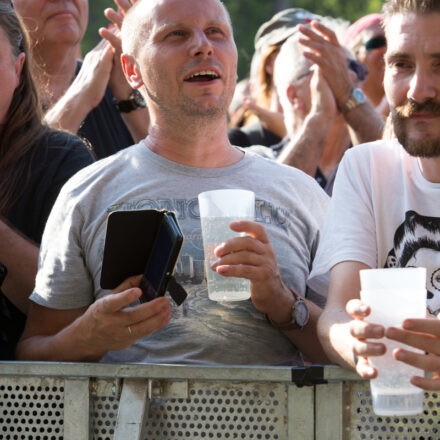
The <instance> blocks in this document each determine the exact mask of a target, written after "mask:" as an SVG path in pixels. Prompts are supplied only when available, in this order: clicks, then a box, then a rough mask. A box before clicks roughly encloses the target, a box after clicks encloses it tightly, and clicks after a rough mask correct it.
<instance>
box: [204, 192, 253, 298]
mask: <svg viewBox="0 0 440 440" xmlns="http://www.w3.org/2000/svg"><path fill="white" fill-rule="evenodd" d="M199 209H200V220H201V223H202V237H203V248H204V252H205V274H206V277H207V281H208V296H209V299H211V300H213V301H241V300H245V299H249V298H250V285H249V280H247V279H245V278H235V277H225V276H222V275H219V274H218V273H216V272H214V271H213V270H212V269H211V265H212V264H213V263H214V262H215V261H216V260H217V259H218V258H217V257H216V256H215V255H214V249H215V248H216V247H217V246H218V245H219V244H221V243H223V242H225V241H226V240H229V239H230V238H233V237H237V236H238V235H242V234H238V233H237V232H234V231H232V230H231V229H230V228H229V225H230V224H231V222H233V221H235V220H254V218H255V194H254V193H253V192H252V191H247V190H243V189H221V190H215V191H206V192H203V193H201V194H199Z"/></svg>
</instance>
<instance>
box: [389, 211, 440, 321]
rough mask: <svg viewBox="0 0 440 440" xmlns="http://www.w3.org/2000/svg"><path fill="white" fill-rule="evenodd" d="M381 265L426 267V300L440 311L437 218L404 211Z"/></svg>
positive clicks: (434, 310) (439, 231) (433, 310)
mask: <svg viewBox="0 0 440 440" xmlns="http://www.w3.org/2000/svg"><path fill="white" fill-rule="evenodd" d="M393 244H394V247H393V249H391V250H390V251H389V252H388V256H387V260H386V263H385V267H386V268H387V267H426V289H427V300H428V301H427V304H428V308H429V310H430V312H431V313H435V314H437V313H438V312H439V311H440V218H438V217H426V216H423V215H420V214H418V213H417V212H415V211H407V212H406V214H405V221H404V222H403V223H402V224H401V225H400V226H399V227H398V228H397V230H396V233H395V234H394V242H393Z"/></svg>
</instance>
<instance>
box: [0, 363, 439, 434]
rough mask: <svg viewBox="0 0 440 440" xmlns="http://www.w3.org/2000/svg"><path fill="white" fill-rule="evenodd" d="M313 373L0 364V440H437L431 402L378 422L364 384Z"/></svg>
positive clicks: (342, 375) (432, 397)
mask: <svg viewBox="0 0 440 440" xmlns="http://www.w3.org/2000/svg"><path fill="white" fill-rule="evenodd" d="M321 370H322V377H321V379H320V380H319V381H317V382H320V383H316V384H315V385H313V384H310V381H306V384H305V386H298V385H304V384H295V383H293V382H292V370H291V369H290V368H272V369H271V368H232V367H231V368H198V367H183V366H182V367H180V366H145V365H119V366H118V365H100V364H49V363H48V364H44V363H38V364H29V363H0V440H168V439H170V440H174V439H176V440H177V439H179V440H185V439H191V440H198V439H261V440H266V439H268V440H269V439H270V440H275V439H276V440H309V439H310V440H313V439H318V440H333V439H335V440H339V439H341V440H346V439H361V440H363V439H375V440H382V439H390V440H391V439H402V440H403V439H405V440H413V439H414V440H428V439H432V440H436V439H440V417H439V412H440V398H439V396H438V395H437V394H436V393H427V394H426V396H425V411H424V413H423V414H421V415H418V416H413V417H379V416H376V415H375V414H374V412H373V410H372V406H371V395H370V391H369V384H368V382H363V381H360V380H358V378H357V377H356V376H355V375H354V374H352V373H349V372H347V371H344V370H342V369H339V368H337V367H326V368H325V369H321Z"/></svg>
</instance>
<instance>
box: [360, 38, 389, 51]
mask: <svg viewBox="0 0 440 440" xmlns="http://www.w3.org/2000/svg"><path fill="white" fill-rule="evenodd" d="M386 45H387V40H386V38H385V36H383V35H377V36H376V37H373V38H370V39H369V40H368V41H367V42H366V43H365V49H367V50H374V49H380V48H381V47H385V46H386Z"/></svg>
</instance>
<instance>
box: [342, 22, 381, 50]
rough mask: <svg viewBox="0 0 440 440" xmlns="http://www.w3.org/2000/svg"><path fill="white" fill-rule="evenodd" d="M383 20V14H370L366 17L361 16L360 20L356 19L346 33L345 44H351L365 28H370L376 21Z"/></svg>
mask: <svg viewBox="0 0 440 440" xmlns="http://www.w3.org/2000/svg"><path fill="white" fill-rule="evenodd" d="M381 22H382V15H381V14H368V15H365V16H364V17H361V18H360V19H359V20H357V21H355V22H354V23H353V24H352V25H351V26H350V27H349V28H348V29H347V32H346V33H345V37H344V45H346V46H349V47H350V45H351V44H352V43H353V42H354V41H355V39H356V37H357V36H358V35H359V34H360V33H361V32H363V31H364V30H365V29H368V28H369V27H370V26H373V25H374V24H376V23H381Z"/></svg>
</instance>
